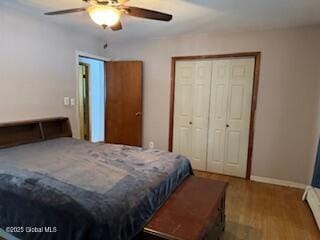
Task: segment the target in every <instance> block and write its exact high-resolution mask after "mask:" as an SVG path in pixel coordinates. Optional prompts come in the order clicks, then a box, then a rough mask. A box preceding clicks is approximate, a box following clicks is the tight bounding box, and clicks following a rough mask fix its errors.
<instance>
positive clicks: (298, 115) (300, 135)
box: [107, 27, 320, 183]
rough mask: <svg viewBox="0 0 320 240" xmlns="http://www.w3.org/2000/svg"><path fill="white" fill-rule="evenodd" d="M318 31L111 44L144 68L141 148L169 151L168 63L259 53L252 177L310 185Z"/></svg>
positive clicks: (118, 55)
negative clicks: (177, 59)
mask: <svg viewBox="0 0 320 240" xmlns="http://www.w3.org/2000/svg"><path fill="white" fill-rule="evenodd" d="M319 42H320V28H316V27H314V28H298V29H287V30H270V31H260V32H245V33H212V34H201V35H192V36H191V35H190V36H179V37H175V38H163V39H160V38H159V39H153V40H149V41H148V40H146V41H140V42H137V43H133V42H130V44H128V43H123V44H121V43H119V44H116V45H115V44H111V45H110V48H109V51H108V54H107V56H108V57H111V58H114V59H137V60H142V61H144V93H143V95H144V96H143V97H144V105H143V107H144V123H143V132H144V136H143V145H144V146H147V145H148V142H149V141H154V142H155V147H157V148H161V149H167V148H168V132H169V120H168V119H169V94H170V70H171V66H170V64H171V62H170V60H171V57H173V56H185V55H202V54H221V53H234V52H246V51H261V52H262V62H261V73H260V74H261V77H260V85H259V93H258V105H257V111H256V124H255V138H254V150H253V159H252V161H253V163H252V164H253V165H252V175H256V176H260V177H269V178H276V179H281V180H287V181H294V182H299V183H308V182H309V179H310V169H311V166H312V165H313V159H314V151H315V132H316V131H317V126H316V115H317V105H318V103H317V94H318V91H317V88H318V82H319V78H318V75H317V74H318V73H317V69H319V66H320V64H319V63H320V61H319V59H318V56H319V55H320V44H319Z"/></svg>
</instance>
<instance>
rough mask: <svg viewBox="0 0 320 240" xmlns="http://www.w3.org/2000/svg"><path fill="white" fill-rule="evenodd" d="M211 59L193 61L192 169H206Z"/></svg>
mask: <svg viewBox="0 0 320 240" xmlns="http://www.w3.org/2000/svg"><path fill="white" fill-rule="evenodd" d="M211 65H212V64H211V61H198V62H195V79H194V86H193V117H192V119H191V125H192V157H191V162H192V166H193V168H194V169H198V170H203V171H204V170H206V161H207V141H208V117H209V102H210V84H211V72H212V71H211V69H212V68H211Z"/></svg>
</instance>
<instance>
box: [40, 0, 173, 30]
mask: <svg viewBox="0 0 320 240" xmlns="http://www.w3.org/2000/svg"><path fill="white" fill-rule="evenodd" d="M83 1H84V2H86V3H89V4H90V5H91V6H89V7H82V8H73V9H66V10H61V11H55V12H48V13H45V15H60V14H68V13H75V12H84V11H87V12H88V13H89V16H90V17H91V19H92V20H93V21H94V22H95V23H96V24H98V25H100V26H102V27H103V28H107V27H109V28H111V29H112V30H113V31H118V30H121V29H122V24H121V17H122V16H123V15H128V16H133V17H139V18H147V19H153V20H159V21H170V20H171V19H172V15H170V14H167V13H162V12H158V11H153V10H149V9H144V8H138V7H130V6H126V5H125V3H127V2H128V1H129V0H83Z"/></svg>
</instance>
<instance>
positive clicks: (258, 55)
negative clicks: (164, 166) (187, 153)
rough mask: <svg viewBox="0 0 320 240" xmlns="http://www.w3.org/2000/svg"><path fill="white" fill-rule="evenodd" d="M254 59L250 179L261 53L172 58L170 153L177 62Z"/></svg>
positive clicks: (248, 164) (248, 169)
mask: <svg viewBox="0 0 320 240" xmlns="http://www.w3.org/2000/svg"><path fill="white" fill-rule="evenodd" d="M244 57H252V58H254V59H255V66H254V77H253V86H252V87H253V88H252V99H251V113H250V129H249V145H248V160H247V171H246V179H250V175H251V166H252V151H253V138H254V125H255V113H256V108H257V99H258V86H259V77H260V62H261V52H242V53H230V54H218V55H200V56H181V57H172V58H171V91H170V119H169V149H168V150H169V151H170V152H172V147H173V130H174V129H173V126H174V122H173V121H174V94H175V75H176V62H177V61H185V60H208V59H211V60H215V59H221V58H223V59H228V58H230V59H233V58H244Z"/></svg>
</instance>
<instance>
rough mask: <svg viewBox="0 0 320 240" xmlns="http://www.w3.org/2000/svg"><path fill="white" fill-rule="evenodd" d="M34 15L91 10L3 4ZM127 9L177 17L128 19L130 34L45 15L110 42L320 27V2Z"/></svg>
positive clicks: (163, 2)
mask: <svg viewBox="0 0 320 240" xmlns="http://www.w3.org/2000/svg"><path fill="white" fill-rule="evenodd" d="M1 1H2V2H3V1H4V2H6V3H7V4H10V5H13V6H15V7H20V8H23V9H25V10H26V11H32V13H34V14H38V15H42V13H44V12H47V11H55V10H61V9H66V8H77V7H80V6H86V5H87V4H86V3H84V2H82V0H1ZM127 5H131V6H137V7H143V8H148V9H153V10H158V11H163V12H167V13H170V14H172V15H173V16H174V17H173V20H172V21H171V22H169V23H168V22H158V21H152V20H144V19H139V18H134V17H128V16H125V17H124V18H123V20H122V22H123V26H124V30H122V31H118V32H112V31H111V30H103V29H102V28H100V27H99V26H97V25H95V24H94V23H93V22H92V21H91V20H90V19H89V16H88V15H87V13H86V12H84V13H75V14H68V15H61V16H54V17H52V16H51V17H49V16H43V17H46V18H49V19H50V21H54V22H57V23H59V24H64V25H67V26H69V27H72V28H74V29H77V30H79V31H83V32H85V33H88V34H92V35H94V36H97V37H99V38H101V39H104V40H106V39H108V41H109V42H119V41H127V40H132V39H136V40H139V39H145V38H155V37H167V36H172V35H178V34H189V33H193V32H196V33H203V32H212V31H234V30H237V31H241V30H256V29H269V28H284V27H294V26H308V25H316V24H320V0H130V1H129V2H128V3H127Z"/></svg>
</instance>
